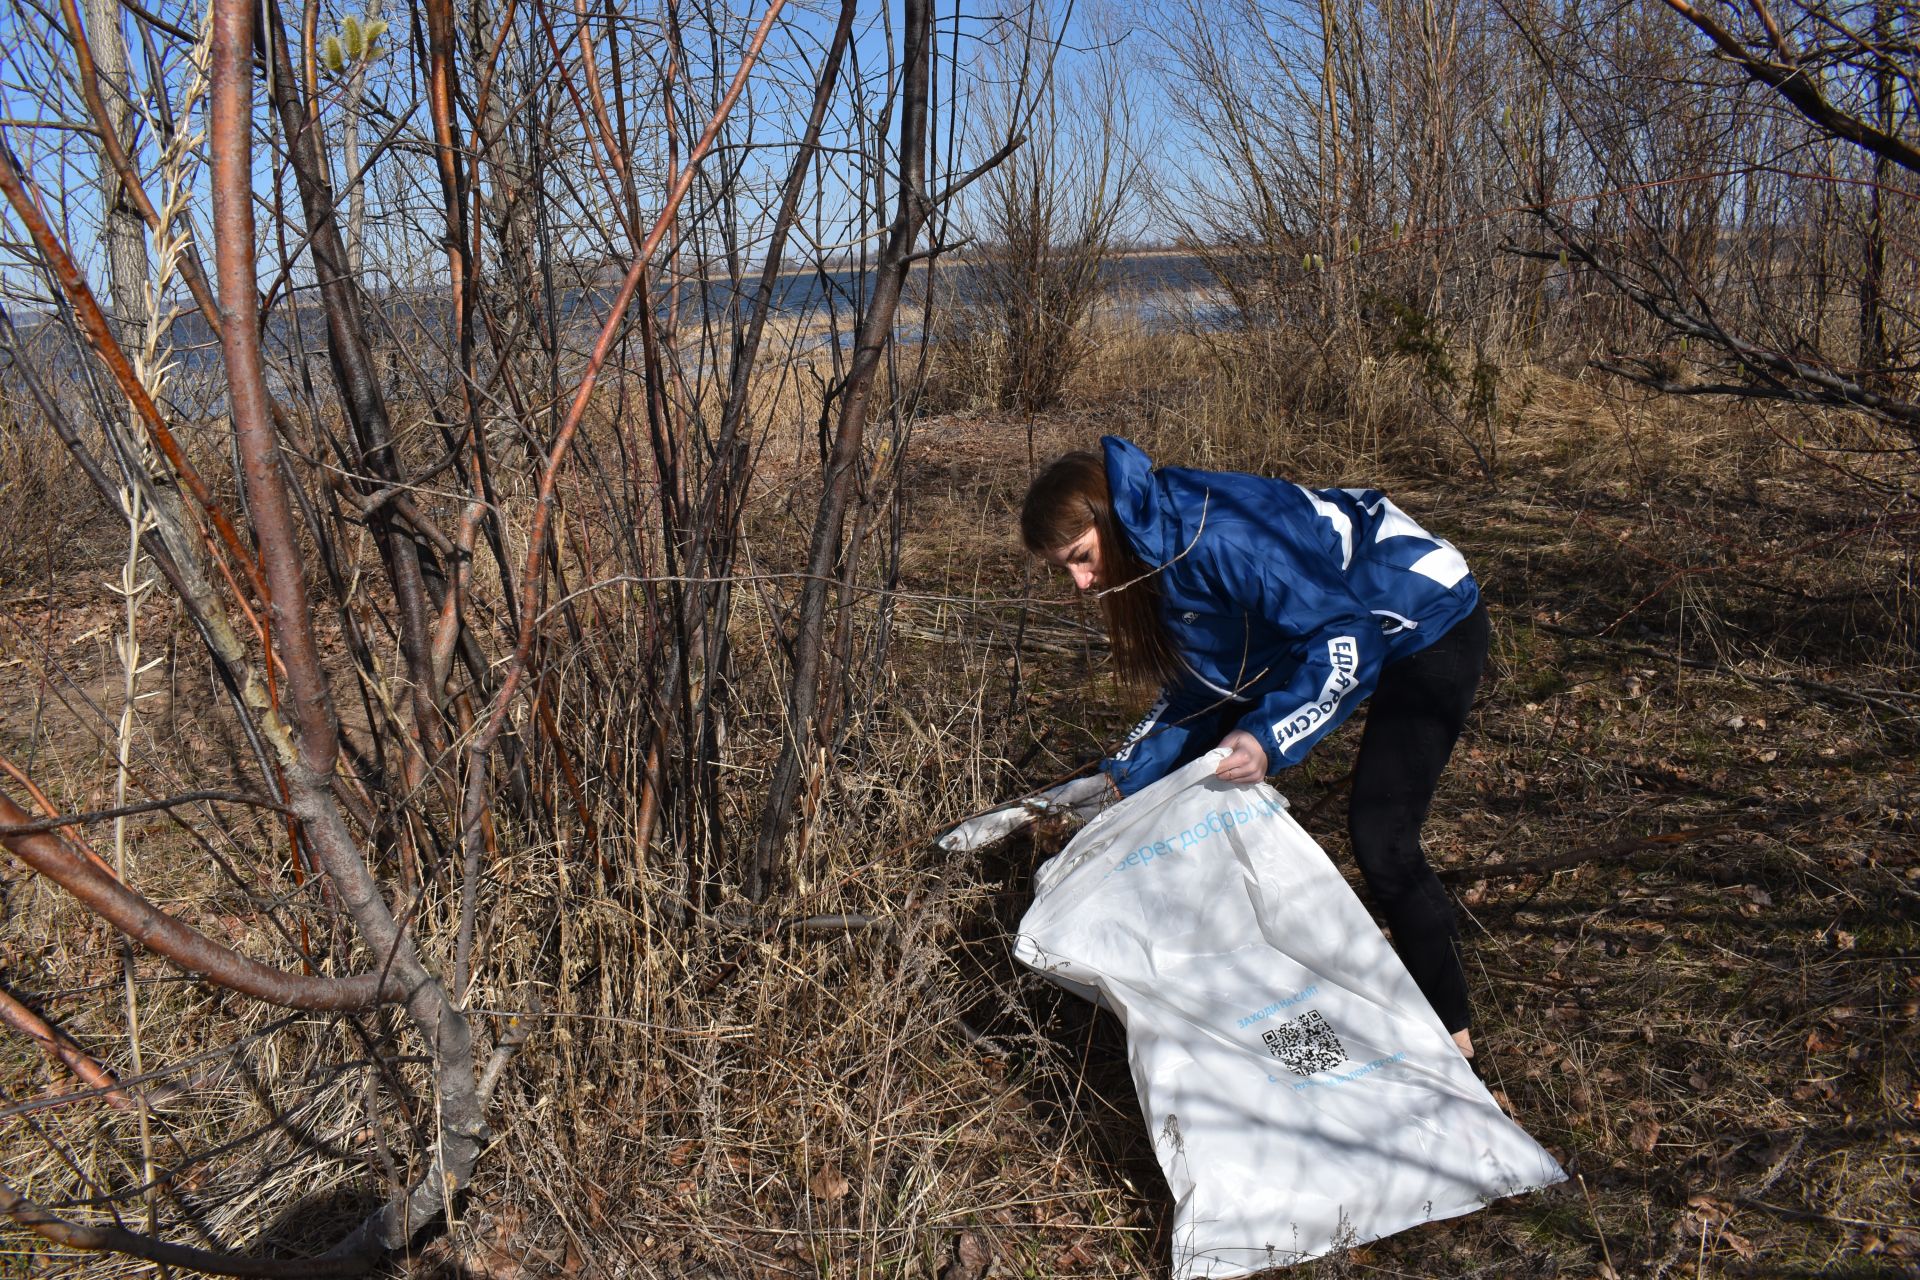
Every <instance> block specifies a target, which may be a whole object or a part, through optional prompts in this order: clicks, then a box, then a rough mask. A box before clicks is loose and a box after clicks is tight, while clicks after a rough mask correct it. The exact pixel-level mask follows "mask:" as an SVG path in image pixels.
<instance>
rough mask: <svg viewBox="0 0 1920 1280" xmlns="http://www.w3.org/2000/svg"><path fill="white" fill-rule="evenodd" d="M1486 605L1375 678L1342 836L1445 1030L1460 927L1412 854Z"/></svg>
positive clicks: (1455, 1010) (1459, 1015) (1459, 1002)
mask: <svg viewBox="0 0 1920 1280" xmlns="http://www.w3.org/2000/svg"><path fill="white" fill-rule="evenodd" d="M1489 629H1490V628H1489V623H1488V620H1487V607H1486V605H1485V604H1480V605H1477V606H1475V608H1474V611H1473V612H1472V613H1470V614H1468V615H1467V616H1466V617H1465V618H1462V619H1461V620H1460V621H1459V622H1457V623H1455V624H1454V625H1453V629H1452V630H1450V631H1448V632H1447V633H1446V634H1445V635H1444V636H1442V637H1440V639H1438V640H1436V641H1434V642H1433V644H1431V645H1429V646H1428V647H1427V648H1425V649H1422V650H1421V651H1420V652H1419V653H1416V654H1414V655H1413V656H1412V657H1410V658H1402V659H1401V660H1400V661H1398V662H1395V663H1393V664H1391V665H1390V666H1388V667H1387V668H1386V669H1385V670H1384V671H1382V672H1381V673H1380V683H1379V685H1378V686H1376V687H1375V689H1374V692H1373V696H1372V697H1371V698H1370V699H1368V701H1367V727H1366V731H1365V733H1363V734H1362V735H1361V738H1360V756H1359V758H1358V760H1356V761H1355V763H1354V766H1353V800H1352V803H1351V805H1350V807H1349V810H1348V815H1347V831H1348V834H1349V835H1350V836H1352V838H1353V856H1354V860H1355V861H1356V862H1358V863H1359V864H1360V873H1361V875H1363V876H1365V877H1366V881H1367V888H1368V890H1369V891H1370V892H1371V894H1372V897H1373V904H1374V907H1375V908H1376V909H1377V910H1378V911H1379V913H1380V914H1381V916H1383V917H1384V918H1385V920H1386V924H1387V927H1388V928H1389V929H1391V930H1393V945H1394V949H1395V950H1397V951H1398V952H1399V953H1400V959H1401V960H1402V961H1404V962H1405V963H1406V966H1407V971H1408V972H1409V973H1411V974H1412V975H1413V980H1414V981H1415V982H1417V983H1419V984H1420V990H1421V991H1422V992H1424V993H1425V994H1426V997H1427V1001H1428V1003H1430V1004H1431V1005H1433V1010H1434V1012H1435V1013H1437V1014H1439V1015H1440V1021H1441V1022H1443V1023H1445V1024H1446V1028H1447V1030H1449V1031H1460V1030H1464V1029H1465V1028H1466V1027H1467V1025H1468V1023H1469V1021H1470V1018H1469V1016H1468V1013H1467V976H1466V972H1465V971H1464V970H1463V969H1462V968H1461V966H1460V924H1459V921H1458V920H1457V919H1456V917H1455V915H1454V910H1453V903H1452V902H1451V901H1449V900H1448V898H1447V893H1446V890H1445V889H1443V888H1441V887H1440V880H1439V878H1438V877H1437V876H1435V875H1434V874H1433V868H1432V867H1430V866H1428V865H1427V858H1426V855H1425V854H1424V853H1422V852H1421V849H1420V828H1421V826H1422V824H1424V823H1425V822H1426V820H1427V810H1428V808H1429V806H1431V805H1432V803H1433V792H1434V788H1435V787H1437V786H1438V785H1439V783H1440V771H1441V769H1443V768H1445V767H1446V763H1447V757H1448V756H1450V755H1452V754H1453V744H1454V743H1455V742H1456V741H1457V740H1458V739H1459V737H1460V730H1461V727H1462V726H1463V725H1465V724H1466V722H1467V713H1468V711H1470V710H1471V709H1472V708H1473V695H1474V691H1475V690H1476V689H1478V688H1479V687H1480V673H1481V670H1482V669H1483V668H1484V667H1485V666H1486V662H1487V637H1488V631H1489Z"/></svg>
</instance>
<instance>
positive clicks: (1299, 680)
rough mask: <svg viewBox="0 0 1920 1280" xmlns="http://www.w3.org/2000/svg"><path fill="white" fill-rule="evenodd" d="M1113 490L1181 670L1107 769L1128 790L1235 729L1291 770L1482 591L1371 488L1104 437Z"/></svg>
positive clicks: (1272, 762) (1460, 563)
mask: <svg viewBox="0 0 1920 1280" xmlns="http://www.w3.org/2000/svg"><path fill="white" fill-rule="evenodd" d="M1101 444H1102V445H1103V446H1104V448H1105V451H1106V462H1107V487H1108V488H1109V489H1110V490H1111V491H1112V494H1113V510H1114V515H1115V517H1116V518H1117V520H1118V522H1119V524H1120V527H1121V529H1122V530H1123V531H1124V532H1125V534H1126V537H1127V540H1128V541H1129V542H1130V543H1131V544H1132V545H1133V549H1134V551H1135V553H1136V554H1138V555H1139V557H1140V558H1141V559H1142V560H1143V561H1145V562H1146V563H1147V564H1150V565H1157V566H1164V568H1162V569H1161V572H1160V573H1159V575H1158V578H1157V581H1158V584H1159V588H1160V602H1161V617H1162V621H1163V622H1164V623H1165V625H1166V629H1167V635H1168V637H1169V638H1170V639H1171V641H1172V642H1173V648H1174V651H1175V653H1176V654H1178V656H1179V658H1180V660H1181V662H1182V664H1183V665H1184V666H1185V668H1186V670H1185V671H1184V672H1182V673H1181V675H1180V676H1179V677H1178V678H1177V679H1176V680H1174V681H1173V682H1172V683H1170V684H1168V685H1167V686H1166V687H1165V688H1164V689H1163V690H1162V691H1161V694H1160V698H1159V699H1158V701H1156V702H1155V703H1154V705H1153V707H1152V709H1151V710H1149V711H1148V712H1147V715H1146V717H1145V718H1144V719H1143V720H1142V721H1141V722H1140V723H1139V724H1138V725H1136V726H1135V727H1134V729H1133V731H1132V732H1131V733H1129V734H1128V735H1127V739H1126V741H1125V742H1124V743H1123V744H1122V745H1121V747H1120V749H1119V750H1118V751H1117V752H1115V754H1114V755H1113V756H1112V757H1110V758H1109V759H1107V760H1105V761H1103V762H1102V763H1101V766H1100V767H1101V770H1102V771H1103V772H1104V773H1106V774H1107V776H1108V777H1110V778H1112V779H1113V782H1114V785H1115V786H1117V787H1118V788H1119V789H1120V791H1121V793H1122V794H1125V795H1131V794H1132V793H1133V792H1135V791H1138V790H1139V789H1140V788H1141V787H1144V786H1146V785H1147V784H1148V783H1150V782H1153V781H1155V780H1156V779H1158V778H1160V777H1162V776H1164V775H1165V774H1167V773H1169V772H1171V771H1172V770H1173V769H1175V768H1176V767H1178V766H1179V765H1181V764H1184V763H1186V762H1187V761H1189V760H1192V759H1194V758H1196V757H1197V756H1200V755H1202V754H1204V753H1205V752H1207V751H1209V750H1211V749H1212V748H1213V747H1215V746H1216V745H1218V744H1219V741H1220V738H1221V737H1222V736H1223V735H1224V734H1225V733H1226V731H1227V729H1228V728H1229V727H1236V728H1240V729H1244V730H1246V731H1247V732H1248V733H1250V734H1252V735H1253V736H1254V737H1256V738H1258V739H1259V740H1260V744H1261V745H1262V746H1263V747H1265V748H1266V751H1267V767H1268V769H1269V770H1271V771H1275V772H1277V771H1279V770H1281V769H1284V768H1287V767H1289V766H1291V765H1296V764H1299V763H1300V761H1301V760H1303V759H1305V758H1306V755H1307V752H1309V751H1311V750H1312V749H1313V746H1314V744H1315V743H1317V742H1319V741H1320V739H1321V738H1323V737H1325V736H1326V735H1327V734H1328V733H1329V732H1331V731H1332V730H1333V728H1334V726H1336V725H1338V724H1339V723H1340V722H1341V721H1342V720H1344V719H1346V718H1347V716H1348V715H1349V714H1350V713H1351V712H1352V711H1353V709H1354V708H1355V707H1357V706H1358V705H1360V703H1361V702H1362V701H1363V700H1365V698H1366V697H1367V695H1368V694H1370V693H1372V692H1373V688H1374V685H1375V684H1377V683H1378V682H1379V679H1380V670H1381V668H1382V667H1384V666H1385V665H1386V664H1387V663H1389V662H1394V661H1397V660H1399V659H1401V658H1404V657H1407V656H1408V655H1410V654H1414V653H1418V652H1419V651H1420V650H1422V649H1424V648H1426V647H1427V646H1428V645H1430V644H1432V643H1433V642H1434V641H1435V640H1438V639H1439V638H1440V637H1441V636H1442V635H1444V634H1446V632H1447V629H1448V628H1450V627H1452V626H1453V625H1454V624H1455V623H1456V622H1459V621H1460V620H1461V619H1462V618H1464V617H1466V616H1467V615H1468V614H1469V613H1472V612H1473V608H1474V605H1475V604H1476V603H1478V601H1479V599H1480V589H1479V587H1478V586H1477V585H1476V584H1475V583H1474V580H1473V575H1472V574H1471V573H1470V572H1468V570H1467V562H1466V560H1464V559H1463V558H1462V557H1461V555H1460V553H1459V552H1458V551H1457V550H1455V549H1454V546H1453V544H1452V543H1450V542H1448V541H1446V540H1445V539H1444V538H1436V537H1434V536H1433V535H1432V534H1430V533H1428V532H1427V531H1426V530H1425V529H1422V528H1421V527H1420V526H1419V525H1417V524H1415V523H1414V522H1413V521H1412V520H1411V519H1409V518H1408V516H1407V515H1406V513H1405V512H1403V511H1401V510H1400V508H1398V507H1396V506H1394V505H1393V503H1392V502H1390V501H1388V500H1387V498H1386V496H1385V495H1384V494H1381V493H1379V492H1377V491H1375V490H1372V489H1307V488H1304V487H1302V486H1300V485H1297V484H1290V483H1288V482H1287V481H1285V480H1271V479H1267V478H1265V477H1262V476H1253V475H1243V474H1239V473H1235V472H1226V471H1192V470H1187V469H1184V468H1178V467H1166V468H1163V469H1161V470H1158V471H1156V470H1154V469H1153V463H1152V462H1151V461H1150V460H1149V459H1148V457H1147V455H1146V454H1145V453H1143V452H1142V451H1141V450H1140V448H1139V447H1138V446H1137V445H1134V444H1133V443H1131V442H1130V441H1127V440H1122V439H1120V438H1119V437H1118V436H1107V437H1105V438H1104V439H1103V440H1102V441H1101Z"/></svg>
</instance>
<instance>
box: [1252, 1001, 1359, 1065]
mask: <svg viewBox="0 0 1920 1280" xmlns="http://www.w3.org/2000/svg"><path fill="white" fill-rule="evenodd" d="M1261 1039H1263V1040H1265V1041H1266V1042H1267V1051H1268V1052H1269V1053H1271V1054H1273V1056H1274V1057H1276V1058H1278V1059H1280V1063H1281V1065H1282V1066H1284V1067H1286V1069H1287V1070H1289V1071H1291V1072H1293V1073H1294V1074H1295V1075H1302V1076H1310V1075H1312V1074H1313V1073H1314V1072H1316V1071H1325V1070H1326V1069H1327V1068H1329V1067H1337V1066H1339V1065H1340V1064H1341V1063H1342V1062H1345V1061H1346V1060H1347V1051H1346V1050H1345V1049H1344V1048H1342V1047H1341V1045H1340V1037H1339V1036H1336V1035H1335V1034H1333V1028H1332V1027H1330V1026H1328V1025H1327V1020H1326V1019H1325V1018H1323V1017H1321V1016H1320V1014H1319V1012H1318V1011H1317V1010H1313V1009H1309V1010H1307V1012H1305V1013H1303V1014H1301V1015H1300V1016H1299V1017H1297V1018H1295V1019H1293V1020H1292V1021H1291V1022H1283V1023H1281V1024H1280V1025H1279V1026H1277V1027H1275V1028H1274V1029H1273V1030H1271V1031H1268V1032H1265V1033H1264V1034H1263V1035H1262V1036H1261Z"/></svg>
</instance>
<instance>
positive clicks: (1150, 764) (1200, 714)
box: [1100, 684, 1218, 796]
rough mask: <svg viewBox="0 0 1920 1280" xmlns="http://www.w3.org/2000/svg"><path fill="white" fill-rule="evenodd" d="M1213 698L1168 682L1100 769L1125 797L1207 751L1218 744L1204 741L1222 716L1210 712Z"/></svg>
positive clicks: (1101, 764) (1101, 763) (1103, 761)
mask: <svg viewBox="0 0 1920 1280" xmlns="http://www.w3.org/2000/svg"><path fill="white" fill-rule="evenodd" d="M1213 701H1215V699H1210V698H1203V697H1200V696H1196V695H1195V694H1193V693H1190V692H1189V691H1187V690H1186V689H1184V688H1183V687H1182V686H1180V685H1178V684H1169V685H1167V686H1166V687H1165V688H1163V689H1161V691H1160V696H1159V697H1158V698H1156V699H1154V703H1153V705H1152V706H1151V707H1149V708H1147V713H1146V714H1145V715H1144V716H1142V717H1141V718H1140V723H1138V724H1136V725H1134V726H1133V728H1132V730H1130V731H1129V732H1128V734H1127V736H1126V738H1125V739H1124V740H1123V741H1122V742H1121V743H1120V746H1119V747H1118V748H1117V749H1116V750H1115V751H1114V753H1113V754H1112V755H1110V756H1108V757H1107V758H1106V759H1105V760H1102V761H1101V762H1100V772H1102V773H1104V774H1106V775H1107V777H1108V778H1110V779H1112V781H1113V785H1114V787H1115V788H1116V789H1117V790H1118V791H1119V792H1120V794H1121V795H1123V796H1130V795H1132V794H1133V793H1134V792H1136V791H1138V790H1140V788H1142V787H1144V786H1146V785H1148V784H1149V783H1152V782H1158V781H1159V780H1160V779H1161V778H1164V777H1166V776H1167V775H1168V774H1169V773H1172V772H1173V771H1174V770H1175V769H1177V768H1179V767H1180V766H1181V765H1182V764H1185V763H1186V762H1187V761H1188V760H1191V759H1193V758H1195V757H1197V756H1199V755H1202V754H1204V753H1205V752H1206V751H1207V749H1208V748H1210V747H1212V746H1214V745H1215V744H1214V743H1213V742H1212V741H1208V740H1205V739H1204V735H1205V734H1206V732H1207V731H1208V730H1210V729H1213V728H1215V727H1217V721H1218V717H1216V716H1212V715H1209V714H1207V711H1208V708H1209V705H1210V703H1211V702H1213Z"/></svg>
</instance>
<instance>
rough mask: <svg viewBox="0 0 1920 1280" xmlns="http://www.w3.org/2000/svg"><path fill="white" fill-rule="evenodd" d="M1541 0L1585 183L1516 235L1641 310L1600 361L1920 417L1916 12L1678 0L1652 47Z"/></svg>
mask: <svg viewBox="0 0 1920 1280" xmlns="http://www.w3.org/2000/svg"><path fill="white" fill-rule="evenodd" d="M1529 12H1530V14H1531V15H1532V16H1531V17H1529V18H1528V20H1527V28H1526V29H1527V31H1528V34H1529V36H1530V37H1531V39H1532V41H1533V46H1534V48H1535V50H1536V52H1537V54H1538V57H1539V61H1540V65H1541V66H1542V67H1543V68H1544V69H1545V70H1546V71H1547V72H1548V74H1549V75H1550V77H1551V79H1552V83H1553V86H1554V89H1555V93H1556V100H1557V103H1558V105H1559V107H1560V109H1561V110H1563V111H1565V112H1566V113H1567V115H1568V116H1569V118H1570V119H1571V120H1573V121H1574V122H1575V124H1576V128H1577V130H1578V136H1579V140H1580V146H1581V152H1582V156H1581V163H1582V166H1583V168H1584V169H1585V172H1586V174H1587V175H1588V176H1587V179H1586V181H1587V184H1588V188H1587V189H1588V190H1589V191H1590V192H1591V193H1592V197H1591V198H1589V199H1583V200H1578V201H1570V200H1568V199H1565V198H1562V199H1553V198H1551V197H1549V196H1548V195H1547V193H1545V192H1542V191H1536V192H1535V199H1534V202H1533V204H1532V211H1533V215H1534V217H1535V219H1536V220H1537V222H1538V224H1539V226H1540V227H1541V228H1542V229H1543V230H1544V231H1545V232H1546V233H1547V235H1548V237H1549V243H1548V245H1547V246H1545V247H1536V248H1528V249H1525V250H1523V251H1525V252H1531V253H1533V254H1534V255H1535V256H1536V257H1539V258H1543V259H1544V258H1551V257H1564V258H1565V259H1566V260H1567V261H1568V262H1569V264H1571V265H1573V266H1575V267H1577V268H1578V269H1580V270H1581V271H1582V272H1583V273H1585V274H1586V275H1587V276H1588V277H1590V278H1591V279H1592V280H1594V281H1596V282H1597V283H1600V284H1602V285H1604V286H1605V287H1606V288H1607V289H1609V290H1611V291H1612V292H1613V293H1615V294H1616V295H1617V296H1618V297H1619V298H1620V299H1622V300H1623V301H1624V303H1626V304H1627V305H1629V306H1630V307H1631V308H1632V309H1633V310H1634V311H1636V312H1637V313H1638V314H1639V316H1640V317H1641V319H1642V322H1641V324H1640V325H1638V326H1635V327H1634V328H1633V329H1630V330H1628V331H1627V333H1628V335H1630V336H1631V337H1633V338H1637V339H1638V341H1637V342H1621V341H1618V340H1616V341H1615V342H1614V343H1613V345H1612V352H1611V354H1610V357H1609V358H1608V359H1606V360H1605V361H1603V365H1604V367H1606V368H1608V369H1609V370H1611V371H1613V372H1615V373H1618V374H1621V375H1623V376H1625V377H1628V378H1630V379H1632V380H1634V381H1637V382H1640V383H1642V384H1644V385H1647V386H1650V387H1654V388H1657V389H1659V390H1662V391H1666V392H1670V393H1674V394H1679V395H1709V396H1712V395H1731V396H1742V397H1758V398H1763V399H1771V400H1783V401H1789V402H1793V403H1798V404H1804V405H1820V406H1829V407H1836V408H1846V409H1854V410H1859V411H1861V412H1863V413H1865V414H1868V415H1870V416H1871V417H1874V418H1877V419H1879V420H1881V421H1883V422H1886V423H1888V424H1891V425H1892V426H1894V427H1896V428H1897V429H1898V430H1900V431H1902V432H1904V433H1907V434H1908V435H1911V434H1912V433H1913V432H1915V431H1916V430H1920V409H1917V408H1916V404H1915V401H1914V396H1913V376H1914V374H1915V372H1916V368H1920V366H1916V364H1915V361H1916V358H1917V357H1916V352H1917V348H1916V340H1917V339H1920V332H1917V331H1916V329H1915V316H1914V313H1913V311H1912V307H1911V300H1912V299H1913V298H1914V297H1915V296H1916V294H1915V284H1916V283H1920V282H1917V281H1916V279H1915V277H1914V264H1913V261H1912V258H1911V255H1898V254H1894V255H1890V254H1889V252H1888V248H1889V245H1890V244H1893V243H1896V242H1898V241H1899V240H1900V239H1901V237H1902V236H1903V235H1904V234H1907V228H1909V227H1911V226H1912V225H1913V217H1914V207H1915V196H1916V193H1917V192H1916V185H1915V184H1916V179H1917V178H1920V152H1916V151H1915V149H1914V147H1913V144H1912V142H1911V140H1910V138H1909V137H1908V136H1907V135H1909V134H1910V132H1911V129H1910V121H1911V119H1912V111H1913V82H1912V73H1911V71H1910V69H1909V66H1910V62H1911V59H1910V56H1909V53H1910V49H1911V45H1912V41H1913V31H1912V30H1911V22H1910V18H1909V16H1908V15H1905V14H1904V13H1902V12H1899V11H1897V10H1896V9H1895V8H1893V7H1889V6H1862V7H1855V8H1848V9H1839V8H1834V7H1832V6H1827V5H1823V4H1818V3H1808V4H1795V5H1791V6H1789V7H1787V8H1785V9H1781V8H1778V7H1777V6H1770V5H1767V4H1755V5H1751V6H1735V5H1719V4H1715V5H1706V6H1695V5H1693V4H1690V3H1686V2H1685V0H1666V2H1665V3H1663V4H1660V5H1654V6H1649V7H1647V8H1645V9H1644V10H1643V11H1642V12H1641V16H1640V19H1639V20H1640V22H1642V23H1643V24H1645V25H1646V26H1647V27H1648V28H1660V29H1661V30H1662V31H1663V32H1664V33H1665V34H1664V36H1663V37H1662V38H1663V39H1664V40H1665V41H1667V42H1668V43H1667V44H1666V45H1665V48H1666V49H1667V50H1669V51H1670V52H1667V53H1666V54H1664V55H1663V56H1651V55H1650V54H1649V53H1648V51H1649V50H1652V49H1654V48H1659V47H1661V46H1660V45H1657V44H1655V43H1653V42H1651V41H1649V42H1645V43H1640V44H1627V43H1623V42H1622V41H1620V40H1619V39H1618V38H1616V36H1615V35H1614V33H1612V32H1608V31H1603V30H1601V29H1600V28H1597V27H1595V26H1594V25H1592V24H1591V23H1590V22H1589V21H1587V20H1585V19H1584V18H1582V17H1580V16H1579V15H1578V14H1576V13H1575V12H1573V11H1567V12H1566V13H1564V14H1560V15H1558V16H1545V15H1541V14H1539V13H1538V12H1537V11H1529ZM1689 35H1690V36H1692V37H1693V40H1692V41H1691V42H1688V41H1687V40H1686V39H1685V38H1686V37H1687V36H1689ZM1629 101H1630V102H1631V106H1629V105H1628V104H1629Z"/></svg>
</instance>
